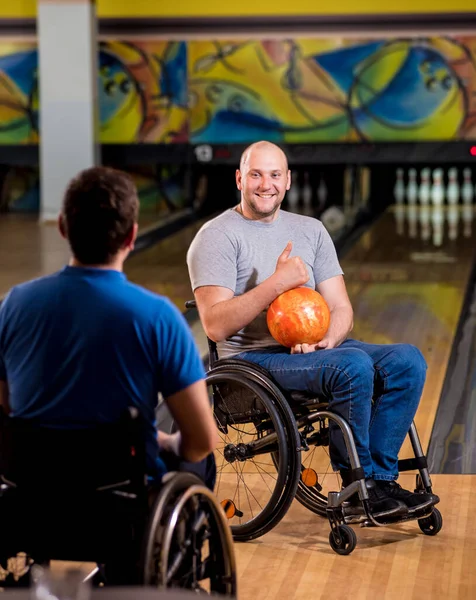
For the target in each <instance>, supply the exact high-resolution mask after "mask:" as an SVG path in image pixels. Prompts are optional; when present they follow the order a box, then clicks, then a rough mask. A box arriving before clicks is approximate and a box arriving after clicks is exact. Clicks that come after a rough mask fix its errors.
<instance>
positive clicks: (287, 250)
mask: <svg viewBox="0 0 476 600" xmlns="http://www.w3.org/2000/svg"><path fill="white" fill-rule="evenodd" d="M292 249H293V243H292V242H288V243H287V244H286V248H285V249H284V250H283V251H282V253H281V256H280V257H279V258H278V261H279V262H281V261H283V260H286V259H287V258H288V257H289V255H290V254H291V250H292Z"/></svg>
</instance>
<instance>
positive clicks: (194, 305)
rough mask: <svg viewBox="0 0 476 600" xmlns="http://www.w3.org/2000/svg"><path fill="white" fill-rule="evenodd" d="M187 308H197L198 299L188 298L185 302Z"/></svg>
mask: <svg viewBox="0 0 476 600" xmlns="http://www.w3.org/2000/svg"><path fill="white" fill-rule="evenodd" d="M185 308H197V302H196V300H187V301H186V302H185Z"/></svg>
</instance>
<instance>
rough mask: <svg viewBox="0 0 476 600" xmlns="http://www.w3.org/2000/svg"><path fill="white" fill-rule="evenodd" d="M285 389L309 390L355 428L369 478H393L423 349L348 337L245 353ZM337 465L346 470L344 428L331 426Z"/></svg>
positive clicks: (422, 371) (421, 371)
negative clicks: (296, 348) (296, 349)
mask: <svg viewBox="0 0 476 600" xmlns="http://www.w3.org/2000/svg"><path fill="white" fill-rule="evenodd" d="M234 358H242V359H245V360H248V361H251V362H253V363H256V364H258V365H260V366H262V367H263V368H265V369H266V370H267V371H269V372H270V374H271V375H272V376H273V378H274V379H275V381H276V382H277V383H278V384H279V385H280V386H281V387H282V388H283V389H286V390H297V391H309V392H312V393H314V394H316V395H319V396H321V397H322V398H324V399H325V400H326V401H328V402H329V409H330V410H332V411H333V412H335V413H336V414H338V415H340V416H341V417H343V418H344V419H345V420H346V421H347V422H348V424H349V425H350V427H351V429H352V433H353V434H354V439H355V443H356V447H357V453H358V455H359V458H360V463H361V466H362V468H363V469H364V472H365V476H366V477H373V478H374V479H384V480H388V481H391V480H395V479H397V477H398V453H399V451H400V448H401V446H402V444H403V441H404V439H405V436H406V435H407V433H408V430H409V429H410V425H411V423H412V420H413V417H414V415H415V413H416V410H417V408H418V404H419V402H420V396H421V393H422V390H423V386H424V383H425V376H426V368H427V366H426V362H425V359H424V358H423V355H422V354H421V352H420V351H419V350H418V349H417V348H416V347H415V346H411V345H409V344H388V345H377V344H366V343H364V342H359V341H356V340H352V339H348V340H346V341H344V342H343V343H342V344H341V345H340V346H339V347H338V348H332V349H330V350H317V351H316V352H310V353H308V354H290V351H289V350H288V349H286V348H281V347H280V348H266V349H262V350H255V351H249V352H242V353H240V354H238V355H236V356H234ZM329 449H330V456H331V461H332V465H333V467H334V469H336V470H337V469H348V468H349V461H348V456H347V451H346V449H345V444H344V439H343V436H342V434H341V433H340V429H339V428H338V427H337V426H336V425H335V424H333V423H331V425H330V448H329Z"/></svg>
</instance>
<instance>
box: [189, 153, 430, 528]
mask: <svg viewBox="0 0 476 600" xmlns="http://www.w3.org/2000/svg"><path fill="white" fill-rule="evenodd" d="M236 184H237V187H238V189H239V190H241V203H240V204H239V205H238V206H236V207H235V208H233V209H230V210H227V211H225V212H224V213H223V214H222V215H220V216H219V217H217V218H215V219H213V220H211V221H210V222H208V223H207V224H206V225H204V226H203V227H202V228H201V230H200V231H199V232H198V234H197V236H196V237H195V239H194V241H193V242H192V244H191V246H190V249H189V252H188V255H187V263H188V267H189V272H190V279H191V282H192V287H193V290H194V294H195V298H196V300H197V306H198V310H199V314H200V318H201V320H202V324H203V327H204V329H205V332H206V333H207V335H208V337H210V338H211V339H213V340H215V341H216V342H217V343H218V350H219V356H220V358H225V357H229V356H232V355H236V356H237V357H239V358H242V359H246V360H248V361H251V362H254V363H256V364H258V365H260V366H261V367H263V368H265V369H266V370H267V371H268V372H269V373H270V374H271V376H272V377H273V378H274V379H275V380H276V381H277V382H278V384H279V385H281V386H282V387H283V388H284V389H288V390H299V391H306V392H310V393H312V394H315V395H319V396H322V397H324V398H326V399H327V400H328V402H329V407H330V409H331V410H333V411H334V412H335V413H337V414H339V415H341V416H342V417H343V418H344V419H345V420H346V421H347V422H348V423H349V425H350V427H351V429H352V431H353V434H354V438H355V442H356V447H357V452H358V454H359V458H360V462H361V466H362V468H363V470H364V473H365V476H366V480H367V487H368V489H369V499H370V506H371V510H372V512H373V514H374V516H375V517H377V518H380V517H381V518H389V517H392V518H394V517H398V516H400V515H403V516H406V517H407V516H409V515H410V516H415V517H416V516H418V514H422V511H425V510H428V508H429V506H431V505H433V504H436V503H437V502H438V501H439V499H438V497H437V496H435V495H433V494H414V493H412V492H409V491H407V490H404V489H402V488H401V487H400V486H399V485H398V484H397V483H396V481H395V480H396V479H397V478H398V453H399V451H400V448H401V446H402V444H403V441H404V439H405V436H406V434H407V432H408V430H409V428H410V425H411V423H412V420H413V417H414V415H415V412H416V410H417V408H418V404H419V401H420V396H421V392H422V389H423V385H424V382H425V376H426V363H425V360H424V358H423V356H422V354H421V352H420V351H419V350H418V349H417V348H415V347H414V346H411V345H409V344H392V345H375V344H365V343H363V342H358V341H356V340H352V339H349V338H348V335H349V333H350V331H351V330H352V326H353V311H352V306H351V303H350V301H349V297H348V295H347V291H346V287H345V283H344V278H343V272H342V269H341V268H340V265H339V262H338V260H337V256H336V252H335V249H334V245H333V243H332V240H331V239H330V237H329V235H328V233H327V232H326V230H325V229H324V227H323V225H322V224H321V223H320V222H319V221H318V220H316V219H313V218H310V217H305V216H302V215H295V214H291V213H287V212H284V211H282V210H281V208H280V207H281V203H282V201H283V199H284V195H285V193H286V191H287V190H289V188H290V185H291V173H290V171H289V169H288V164H287V159H286V156H285V155H284V153H283V152H282V150H281V149H280V148H278V147H277V146H275V145H274V144H271V143H269V142H257V143H255V144H252V145H251V146H249V147H248V148H247V149H246V150H245V151H244V153H243V155H242V158H241V161H240V168H239V169H238V170H237V172H236ZM300 286H307V287H310V288H313V289H316V290H317V291H318V292H319V293H320V294H322V296H323V297H324V299H325V300H326V302H327V304H328V306H329V309H330V313H331V321H330V325H329V329H328V331H327V333H326V335H325V336H324V338H323V339H322V340H321V341H320V342H318V343H316V344H297V345H296V346H294V347H293V348H291V349H290V350H289V349H288V348H284V347H282V346H280V345H279V344H277V342H275V341H274V340H273V338H272V337H271V336H270V334H269V331H268V328H267V325H266V310H267V308H268V306H269V305H270V304H271V302H272V301H273V300H274V299H275V298H276V297H277V296H279V295H280V294H281V293H283V292H285V291H287V290H290V289H292V288H295V287H300ZM373 399H375V402H373ZM330 434H331V443H330V451H331V459H332V463H333V466H334V468H335V469H339V470H340V472H341V475H342V479H343V482H344V485H347V484H348V482H349V481H351V479H352V473H351V472H350V470H349V464H348V459H347V456H346V450H345V445H344V444H343V440H342V436H341V434H340V432H339V430H338V429H337V428H336V427H333V426H332V425H331V427H330ZM357 508H358V507H357Z"/></svg>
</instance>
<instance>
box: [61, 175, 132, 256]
mask: <svg viewBox="0 0 476 600" xmlns="http://www.w3.org/2000/svg"><path fill="white" fill-rule="evenodd" d="M138 214H139V199H138V197H137V189H136V187H135V184H134V181H133V180H132V178H131V177H130V175H128V174H127V173H124V172H122V171H118V170H116V169H112V168H109V167H93V168H91V169H86V170H84V171H81V173H79V174H78V175H77V176H76V177H75V178H74V179H73V180H72V181H71V182H70V184H69V186H68V188H67V190H66V193H65V196H64V200H63V210H62V220H63V227H64V230H65V233H66V235H67V237H68V241H69V244H70V246H71V250H72V252H73V254H74V256H75V258H76V259H77V260H78V261H79V262H81V263H83V264H85V265H88V264H89V265H99V264H108V263H110V262H111V261H112V260H113V258H114V256H115V255H116V254H117V252H118V251H119V250H120V249H121V247H122V246H123V245H124V242H125V241H126V240H127V237H128V236H129V235H130V233H131V231H132V228H133V227H134V224H135V223H136V222H137V217H138Z"/></svg>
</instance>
